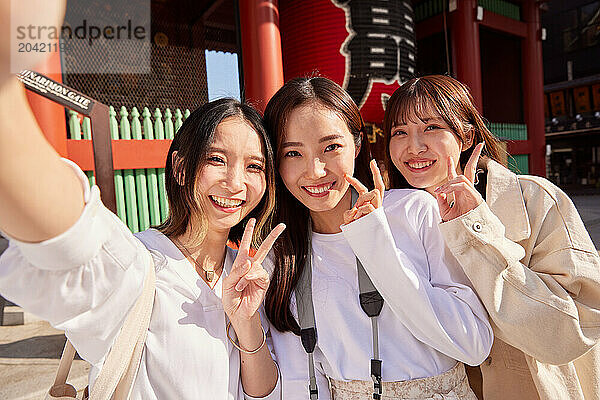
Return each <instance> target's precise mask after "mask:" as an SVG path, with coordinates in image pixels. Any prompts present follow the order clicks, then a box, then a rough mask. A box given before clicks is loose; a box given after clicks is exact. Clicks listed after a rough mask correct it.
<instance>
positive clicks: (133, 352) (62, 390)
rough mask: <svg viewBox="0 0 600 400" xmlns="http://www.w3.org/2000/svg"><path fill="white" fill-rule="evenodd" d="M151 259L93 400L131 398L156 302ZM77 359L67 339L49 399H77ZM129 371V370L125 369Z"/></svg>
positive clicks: (101, 374)
mask: <svg viewBox="0 0 600 400" xmlns="http://www.w3.org/2000/svg"><path fill="white" fill-rule="evenodd" d="M149 257H150V260H151V263H150V267H149V269H148V272H147V273H146V278H145V280H144V287H143V289H142V294H141V295H140V297H139V298H138V299H137V300H136V302H135V304H134V305H133V308H132V309H131V311H130V312H129V314H128V315H127V318H126V319H125V322H124V324H123V326H122V327H121V331H120V332H119V335H118V336H117V339H116V340H115V343H114V344H113V346H112V348H111V350H110V352H109V354H108V356H107V358H106V361H105V362H104V365H103V366H102V370H101V371H100V375H99V376H98V379H96V383H95V385H94V390H93V391H92V395H91V396H92V397H90V398H91V399H94V400H96V399H110V398H111V396H112V395H113V392H114V396H113V398H114V399H126V398H127V397H128V396H129V392H130V391H131V388H132V386H133V380H134V379H135V376H136V374H137V370H138V367H139V362H140V360H141V356H142V350H143V348H144V343H145V340H146V334H147V332H148V326H149V324H150V315H151V314H152V305H153V302H154V291H155V284H154V283H155V279H156V278H155V270H154V262H153V261H152V256H151V255H150V254H149ZM73 358H75V348H74V347H73V345H72V344H71V342H70V341H69V340H68V339H67V342H66V343H65V347H64V349H63V353H62V356H61V358H60V363H59V365H58V370H57V371H56V378H55V379H54V384H53V385H52V387H51V388H50V391H49V392H48V394H47V396H46V399H68V398H75V397H76V395H77V390H76V389H75V388H74V387H73V386H71V385H69V384H67V383H66V382H67V377H68V376H69V372H70V370H71V365H72V364H73ZM125 368H127V369H126V370H125ZM121 376H122V377H121ZM113 388H114V390H113ZM86 389H87V388H86Z"/></svg>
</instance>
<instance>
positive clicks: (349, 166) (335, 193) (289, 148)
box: [279, 103, 357, 212]
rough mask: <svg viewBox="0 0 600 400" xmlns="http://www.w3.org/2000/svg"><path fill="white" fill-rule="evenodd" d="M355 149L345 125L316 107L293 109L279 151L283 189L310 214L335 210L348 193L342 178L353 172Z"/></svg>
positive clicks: (324, 110)
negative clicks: (284, 187)
mask: <svg viewBox="0 0 600 400" xmlns="http://www.w3.org/2000/svg"><path fill="white" fill-rule="evenodd" d="M356 154H357V148H356V146H355V145H354V140H353V136H352V134H351V133H350V130H349V129H348V126H347V125H346V123H345V122H344V121H343V120H342V119H341V118H340V117H339V115H338V114H336V113H335V112H334V111H332V110H329V109H327V108H325V107H323V106H321V105H319V104H318V103H310V104H307V105H303V106H300V107H298V108H296V109H294V110H293V111H292V112H291V113H290V116H289V118H288V121H287V125H286V129H285V137H284V139H283V141H282V145H281V150H280V154H279V157H280V160H281V161H280V164H279V173H280V175H281V178H282V179H283V182H284V183H285V186H286V187H287V189H288V190H289V191H290V193H292V195H293V196H294V197H295V198H296V199H298V201H300V202H301V203H302V204H304V206H306V207H307V208H308V209H309V210H311V211H313V212H321V211H330V210H333V209H334V208H336V207H337V206H338V204H339V203H340V200H341V199H342V197H343V196H344V194H346V192H347V190H348V183H347V182H346V180H345V179H344V174H349V175H352V174H353V172H354V158H355V157H356Z"/></svg>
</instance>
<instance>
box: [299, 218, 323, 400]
mask: <svg viewBox="0 0 600 400" xmlns="http://www.w3.org/2000/svg"><path fill="white" fill-rule="evenodd" d="M311 230H312V228H311V226H310V220H309V232H311ZM311 257H312V245H311V241H310V240H309V243H308V254H307V255H306V260H305V262H304V268H303V269H302V274H301V275H300V279H299V280H298V285H297V286H296V308H297V310H298V321H299V323H300V339H301V340H302V346H303V347H304V350H305V351H306V353H307V354H308V375H309V387H308V392H309V396H310V400H317V399H318V398H319V390H318V389H317V378H316V377H315V361H314V358H313V352H314V351H315V347H316V345H317V328H316V326H315V307H314V304H313V301H312V261H311Z"/></svg>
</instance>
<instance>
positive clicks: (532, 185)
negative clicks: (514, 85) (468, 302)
mask: <svg viewBox="0 0 600 400" xmlns="http://www.w3.org/2000/svg"><path fill="white" fill-rule="evenodd" d="M482 165H483V167H484V168H487V171H488V174H487V188H486V201H485V202H484V203H482V204H480V205H479V206H478V207H477V208H475V209H474V210H472V211H470V212H469V213H467V214H465V215H463V216H462V217H460V218H457V219H455V220H452V221H448V222H445V223H442V224H441V225H440V229H441V230H442V233H443V235H444V238H445V240H446V243H447V245H448V248H449V249H450V250H451V251H452V253H453V254H454V256H455V257H456V258H457V259H458V261H459V263H460V264H461V266H462V267H463V269H464V271H465V273H466V274H467V276H468V277H469V279H470V280H471V282H472V284H473V287H474V289H475V290H476V292H477V294H478V295H479V297H480V298H481V301H482V302H483V304H484V305H485V307H486V308H487V311H488V313H489V315H490V319H491V321H492V327H493V329H494V335H495V340H494V345H493V347H492V351H491V353H490V357H489V358H488V359H487V360H486V361H485V362H484V363H483V364H482V365H481V372H482V375H483V394H484V398H485V400H496V399H498V400H500V399H502V400H510V399H523V400H528V399H537V398H538V397H539V398H541V399H548V400H562V399H565V400H566V399H569V400H577V399H586V400H592V399H593V400H597V399H600V346H596V347H594V345H596V344H597V343H598V342H599V341H600V258H599V256H598V253H597V251H596V249H595V248H594V245H593V243H592V241H591V239H590V237H589V234H588V233H587V231H586V230H585V227H584V225H583V222H582V221H581V218H580V217H579V214H578V213H577V210H576V209H575V207H574V206H573V203H572V202H571V200H570V199H569V197H568V196H567V195H565V194H564V193H563V192H562V191H561V190H560V189H559V188H557V187H556V186H554V185H553V184H552V183H550V182H549V181H547V180H546V179H543V178H540V177H536V176H527V175H519V176H517V175H515V174H513V173H512V172H510V171H509V170H508V169H506V168H504V167H503V166H501V165H500V164H498V163H496V162H494V161H489V160H483V162H482ZM474 386H476V385H474Z"/></svg>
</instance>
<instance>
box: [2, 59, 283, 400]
mask: <svg viewBox="0 0 600 400" xmlns="http://www.w3.org/2000/svg"><path fill="white" fill-rule="evenodd" d="M2 61H5V60H2ZM0 85H1V89H0V90H1V92H0V114H1V118H2V124H1V125H0V203H1V204H2V207H0V209H1V211H0V230H2V232H3V234H4V235H6V236H7V237H9V238H10V246H9V248H8V249H7V250H6V252H5V253H4V254H3V255H2V258H1V260H0V291H1V292H2V295H3V296H5V297H6V298H8V299H10V300H11V301H13V302H15V303H17V304H19V305H21V306H22V307H23V308H25V309H26V310H29V311H30V312H33V313H35V314H37V315H39V316H40V317H42V318H44V319H46V320H48V321H50V323H51V324H52V325H53V326H54V327H56V328H59V329H64V330H65V333H66V335H67V337H68V338H69V340H70V341H71V343H72V344H73V345H74V347H75V348H76V349H77V352H78V353H79V355H80V356H81V357H82V358H83V359H85V360H86V361H88V362H90V363H91V364H92V371H91V374H90V384H91V392H92V396H93V393H94V382H95V379H96V377H97V376H98V372H99V370H100V369H102V367H103V364H104V361H105V359H106V356H107V354H108V353H109V351H110V349H111V346H112V344H113V342H114V341H115V338H116V337H117V336H118V335H119V332H120V330H121V327H122V326H123V321H124V320H125V317H126V316H127V314H128V313H129V312H130V310H131V309H132V306H133V305H134V303H135V302H136V300H137V299H138V297H139V296H140V293H141V292H142V286H143V283H144V281H145V279H146V276H152V275H153V274H154V273H155V274H156V281H155V282H156V283H155V296H154V302H153V303H154V305H153V308H152V314H151V317H150V325H149V328H148V331H147V335H146V340H145V345H144V349H143V354H142V356H141V362H140V365H139V368H138V370H137V374H136V377H135V379H134V381H133V386H132V389H131V392H130V393H131V394H130V396H129V397H128V398H133V399H195V400H196V399H207V400H208V399H210V400H213V399H220V400H235V399H242V398H244V397H246V398H257V397H265V398H277V399H279V398H280V393H279V387H278V386H276V383H277V382H278V374H277V368H276V366H275V364H274V363H273V361H272V359H271V356H270V352H269V349H268V348H267V346H266V345H265V342H266V333H265V331H264V329H263V328H262V325H261V321H260V317H259V314H258V312H257V309H258V308H259V306H260V305H261V303H262V299H263V297H264V294H265V292H266V290H267V287H268V283H269V276H268V274H267V272H266V271H265V270H264V269H263V268H262V266H261V262H262V260H263V259H264V257H265V256H266V254H267V253H268V251H269V249H270V247H271V245H272V243H273V242H274V241H275V239H276V238H277V236H278V234H279V233H281V231H282V229H283V226H279V227H277V228H275V229H274V230H273V231H272V232H271V233H270V234H269V235H266V232H267V231H268V229H267V227H268V226H269V221H270V217H271V212H272V210H273V207H274V204H275V198H274V191H275V189H274V173H273V168H274V167H273V166H274V160H273V153H272V150H271V146H270V143H269V141H268V139H267V137H266V133H265V130H264V127H263V125H262V121H261V116H260V114H258V112H257V111H255V110H254V109H253V108H251V107H249V106H247V105H245V104H242V103H240V102H238V101H237V100H234V99H222V100H216V101H213V102H210V103H207V104H206V105H204V106H202V107H200V108H199V109H197V110H196V111H194V112H193V113H192V114H191V115H190V116H189V117H188V118H187V119H186V120H185V122H184V123H183V125H182V126H181V128H180V129H179V131H178V132H177V134H176V136H175V139H174V140H173V143H172V144H171V148H170V149H169V153H168V157H167V164H166V184H167V192H168V199H169V207H170V208H169V217H168V218H167V220H166V221H165V222H164V223H163V224H162V225H161V226H160V227H158V228H157V229H149V230H146V231H144V232H140V233H138V234H136V235H133V234H132V233H131V232H130V231H129V230H128V228H127V227H126V226H125V225H124V224H123V223H122V222H121V220H119V219H118V218H117V216H115V215H114V214H113V213H111V212H110V211H109V210H107V209H106V208H105V207H104V205H103V204H102V202H101V200H100V192H99V189H98V187H96V186H94V187H92V188H91V189H90V188H89V185H88V183H87V178H86V176H85V175H84V174H83V173H82V171H81V170H80V169H79V167H77V165H75V164H74V163H72V162H70V161H68V160H64V159H62V160H61V159H60V157H59V156H58V154H56V152H55V151H54V149H53V148H52V147H51V146H50V145H49V144H48V142H46V141H45V139H44V138H43V136H42V134H41V132H40V130H39V127H38V126H37V125H36V123H35V120H34V117H33V115H32V114H31V111H30V110H29V107H28V105H27V100H26V98H25V93H24V89H23V87H22V85H21V84H20V83H19V82H18V81H17V80H16V79H15V78H12V79H7V80H5V81H4V82H0ZM244 224H245V225H246V228H245V229H244ZM263 239H264V241H263ZM228 240H231V241H232V242H234V243H237V244H238V245H239V251H238V252H236V251H234V250H232V249H231V248H228V247H227V242H228ZM261 241H262V245H261V246H258V245H259V244H260V242H261ZM251 244H254V245H255V246H256V247H255V248H258V250H257V253H256V255H255V256H254V257H251V256H250V255H249V250H250V246H251ZM152 271H154V272H152ZM228 321H229V322H228ZM229 324H230V325H231V326H232V327H233V329H230V327H229ZM234 331H235V333H234ZM236 335H237V339H236V338H235V336H236ZM240 365H241V366H240ZM119 398H123V397H119Z"/></svg>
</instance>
